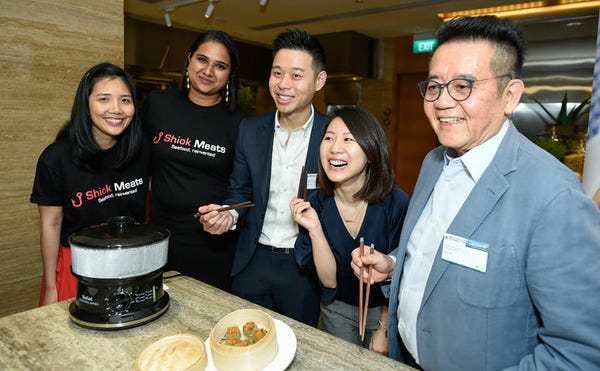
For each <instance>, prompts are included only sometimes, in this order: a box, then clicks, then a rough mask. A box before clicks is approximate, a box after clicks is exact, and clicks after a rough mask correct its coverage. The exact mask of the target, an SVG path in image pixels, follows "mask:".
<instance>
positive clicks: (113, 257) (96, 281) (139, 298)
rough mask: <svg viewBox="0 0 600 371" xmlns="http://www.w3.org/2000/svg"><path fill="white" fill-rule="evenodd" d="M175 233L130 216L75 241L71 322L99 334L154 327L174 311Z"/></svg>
mask: <svg viewBox="0 0 600 371" xmlns="http://www.w3.org/2000/svg"><path fill="white" fill-rule="evenodd" d="M169 236H170V233H169V230H168V229H166V228H161V227H157V226H153V225H149V224H140V223H137V222H135V219H133V218H131V217H127V216H118V217H114V218H110V219H109V220H108V222H107V223H105V224H99V225H96V226H92V227H89V228H85V229H83V230H82V231H80V232H78V233H75V234H73V235H71V236H70V237H69V244H70V246H71V257H72V263H71V270H72V272H73V275H74V276H75V277H76V278H77V279H78V281H77V296H76V298H75V300H73V301H72V302H71V304H70V306H69V315H70V318H71V320H72V321H73V322H74V323H76V324H77V325H79V326H82V327H86V328H91V329H97V330H117V329H125V328H130V327H134V326H138V325H141V324H144V323H147V322H150V321H152V320H154V319H156V318H158V317H159V316H161V315H162V314H163V313H165V312H166V311H167V309H168V308H169V295H168V294H167V293H166V292H165V291H164V290H163V278H162V273H163V268H164V266H165V264H166V263H167V253H168V246H169Z"/></svg>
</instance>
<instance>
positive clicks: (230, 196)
mask: <svg viewBox="0 0 600 371" xmlns="http://www.w3.org/2000/svg"><path fill="white" fill-rule="evenodd" d="M328 123H329V117H327V116H325V115H322V114H320V113H319V112H317V110H316V109H315V110H314V121H313V128H312V132H311V136H310V143H309V146H308V154H307V156H306V162H305V165H304V168H305V169H306V171H307V172H308V173H309V174H316V173H317V169H318V164H319V162H318V161H319V146H320V143H321V139H322V138H323V133H324V132H325V127H326V126H327V124H328ZM274 135H275V112H271V113H267V114H264V115H261V116H255V117H247V118H245V119H244V120H243V121H242V122H241V124H240V129H239V134H238V140H237V145H236V149H235V151H236V152H235V158H234V162H233V173H232V174H231V178H230V181H229V188H228V190H227V199H226V200H225V202H224V203H223V204H225V205H232V204H235V203H238V202H243V201H247V200H252V202H253V203H254V205H255V206H254V207H251V208H247V209H239V210H238V212H239V215H240V218H242V217H245V221H244V224H243V226H242V228H241V231H240V237H239V240H238V244H237V249H236V253H235V258H234V260H233V267H232V269H231V275H232V276H235V275H237V274H238V273H240V272H241V271H242V270H243V269H244V268H245V267H246V265H247V264H248V262H249V261H250V259H252V256H253V255H254V251H255V250H256V245H257V243H258V239H259V237H260V233H261V230H262V227H263V222H264V219H265V212H266V210H267V202H268V201H269V186H270V181H271V157H272V154H273V137H274ZM312 192H314V190H309V192H308V195H309V196H310V194H311V193H312ZM290 201H291V199H290Z"/></svg>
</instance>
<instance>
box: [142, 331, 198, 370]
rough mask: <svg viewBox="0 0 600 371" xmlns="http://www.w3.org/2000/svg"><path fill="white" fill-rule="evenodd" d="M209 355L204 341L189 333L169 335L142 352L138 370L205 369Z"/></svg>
mask: <svg viewBox="0 0 600 371" xmlns="http://www.w3.org/2000/svg"><path fill="white" fill-rule="evenodd" d="M207 362H208V357H207V355H206V348H205V347H204V342H203V341H202V340H201V339H200V338H198V337H196V336H194V335H189V334H180V335H173V336H167V337H164V338H162V339H160V340H157V341H155V342H154V343H152V344H150V345H149V346H147V347H146V349H144V350H143V351H142V353H140V355H139V356H138V359H137V361H136V363H135V369H136V371H204V369H205V368H206V363H207Z"/></svg>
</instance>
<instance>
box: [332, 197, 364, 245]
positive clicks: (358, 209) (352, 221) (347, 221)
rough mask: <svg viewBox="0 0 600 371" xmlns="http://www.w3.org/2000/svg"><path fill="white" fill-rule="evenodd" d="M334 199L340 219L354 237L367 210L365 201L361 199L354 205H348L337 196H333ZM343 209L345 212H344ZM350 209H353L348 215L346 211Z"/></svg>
mask: <svg viewBox="0 0 600 371" xmlns="http://www.w3.org/2000/svg"><path fill="white" fill-rule="evenodd" d="M334 200H335V204H336V206H337V209H338V211H339V213H340V216H341V217H342V221H343V222H344V225H345V226H346V230H347V231H348V233H350V235H351V236H352V237H353V238H356V236H357V235H358V232H359V231H360V227H361V225H362V222H363V219H364V216H365V212H366V210H367V202H366V201H363V200H361V201H359V202H358V203H357V204H356V205H352V206H348V205H344V204H343V203H342V202H341V201H339V200H338V199H337V197H334ZM344 210H345V211H346V212H344ZM350 210H353V211H354V212H353V213H352V215H348V211H350Z"/></svg>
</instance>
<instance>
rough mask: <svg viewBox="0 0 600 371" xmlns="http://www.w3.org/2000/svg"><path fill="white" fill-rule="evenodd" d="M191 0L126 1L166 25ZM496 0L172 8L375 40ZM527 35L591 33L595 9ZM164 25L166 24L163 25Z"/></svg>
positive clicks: (188, 23)
mask: <svg viewBox="0 0 600 371" xmlns="http://www.w3.org/2000/svg"><path fill="white" fill-rule="evenodd" d="M186 2H190V1H189V0H124V11H125V14H126V15H127V16H129V17H131V18H134V19H138V20H144V21H149V22H153V23H158V24H163V25H164V24H165V11H164V10H163V9H165V8H167V7H172V6H173V5H176V4H184V3H186ZM517 2H518V1H515V0H512V1H494V0H459V1H454V0H267V1H266V5H265V6H261V5H260V4H259V0H218V1H217V0H215V1H214V12H213V14H212V16H211V17H210V18H208V19H207V18H205V17H204V13H205V11H206V9H207V7H208V5H209V1H208V0H202V1H199V2H194V3H191V4H188V5H180V6H176V7H175V9H174V10H173V11H171V12H170V18H171V23H172V26H173V27H178V28H183V29H189V30H195V31H203V30H207V29H219V30H224V31H226V32H228V33H229V34H231V35H232V36H233V37H234V38H236V39H238V40H243V41H247V42H252V43H258V44H262V45H268V44H269V43H270V42H271V40H272V39H273V38H274V37H275V36H276V35H277V34H278V33H280V32H282V31H284V30H285V29H288V28H293V27H296V28H302V29H304V30H306V31H308V32H310V33H312V34H315V35H319V34H326V33H332V32H340V31H355V32H359V33H362V34H365V35H367V36H370V37H373V38H376V39H379V38H388V37H398V36H405V35H413V34H421V33H432V32H434V31H435V29H437V27H438V26H439V25H440V24H441V19H440V18H439V17H438V16H437V14H438V13H441V12H450V11H459V10H465V9H474V8H483V7H490V6H498V5H507V4H514V3H517ZM519 21H520V22H522V23H523V24H524V25H525V27H526V30H527V33H528V36H529V38H530V40H532V39H533V40H553V39H565V38H577V37H592V36H593V37H595V36H596V33H597V27H598V26H597V25H598V9H592V10H586V11H578V12H570V13H562V14H558V15H553V16H549V17H537V18H524V19H520V20H519ZM165 27H166V26H165Z"/></svg>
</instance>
